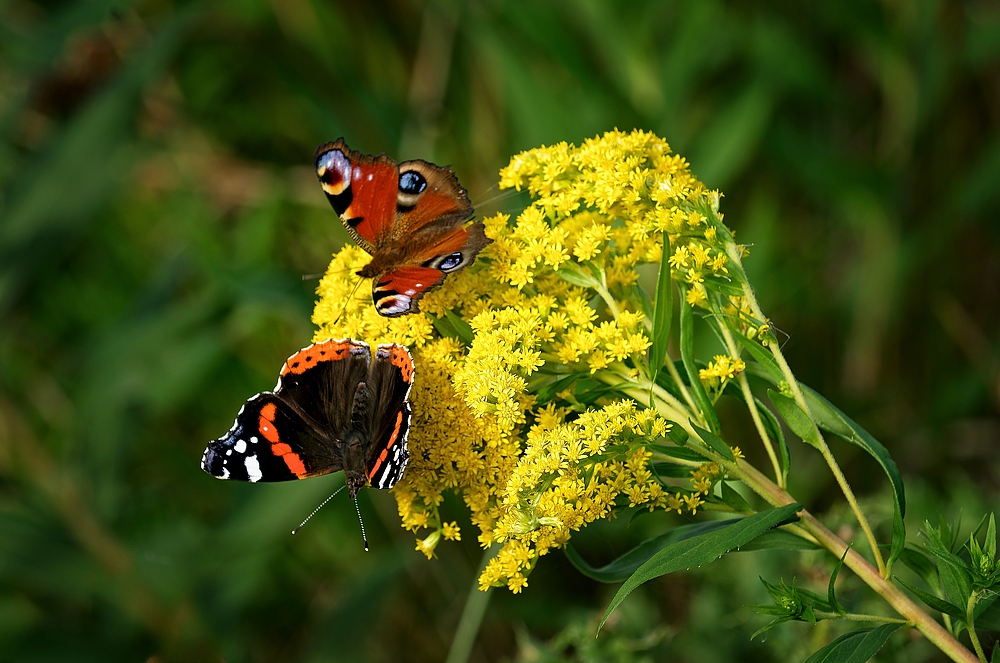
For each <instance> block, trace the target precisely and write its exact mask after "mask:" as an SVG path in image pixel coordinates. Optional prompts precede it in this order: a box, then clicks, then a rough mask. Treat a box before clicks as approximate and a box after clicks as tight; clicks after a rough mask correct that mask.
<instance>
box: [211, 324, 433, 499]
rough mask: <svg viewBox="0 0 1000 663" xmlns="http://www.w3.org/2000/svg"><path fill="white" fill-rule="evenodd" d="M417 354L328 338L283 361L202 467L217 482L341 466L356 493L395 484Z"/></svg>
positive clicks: (404, 456) (285, 477)
mask: <svg viewBox="0 0 1000 663" xmlns="http://www.w3.org/2000/svg"><path fill="white" fill-rule="evenodd" d="M412 384H413V359H412V357H410V353H409V352H408V351H407V349H406V348H405V347H403V346H401V345H380V346H378V349H377V350H376V351H375V358H374V360H372V356H371V351H370V350H369V348H368V345H367V344H366V343H362V342H360V341H354V340H347V339H345V340H330V341H324V342H323V343H315V344H313V345H310V346H309V347H307V348H303V349H302V350H299V351H298V352H296V353H295V354H293V355H292V356H291V357H289V358H288V359H287V361H285V365H284V366H282V368H281V373H280V375H279V377H278V384H277V386H276V387H275V388H274V391H273V392H271V391H266V392H263V393H260V394H257V395H256V396H254V397H253V398H251V399H249V400H248V401H247V402H246V403H245V404H244V405H243V407H242V408H240V412H239V414H238V415H236V422H235V423H234V424H233V427H232V428H231V429H229V432H228V433H226V434H225V435H224V436H222V437H220V438H219V439H217V440H212V441H211V442H209V443H208V447H207V448H206V449H205V453H204V455H203V456H202V458H201V468H202V469H203V470H205V471H206V472H208V473H209V474H211V475H212V476H214V477H217V478H219V479H235V480H238V481H251V482H257V481H289V480H291V479H306V478H308V477H314V476H320V475H322V474H329V473H331V472H337V471H339V470H344V473H345V474H346V475H347V487H348V489H349V491H350V494H351V497H352V498H354V497H355V496H356V495H357V493H358V491H359V490H360V489H361V488H363V487H364V486H366V485H369V484H371V485H372V486H374V487H376V488H392V487H393V486H394V485H395V484H396V482H397V481H399V479H400V478H401V477H402V476H403V470H404V469H406V462H407V461H408V460H409V458H410V453H409V451H408V450H407V447H406V437H407V433H408V432H409V426H410V404H409V402H408V401H407V396H408V395H409V393H410V386H411V385H412Z"/></svg>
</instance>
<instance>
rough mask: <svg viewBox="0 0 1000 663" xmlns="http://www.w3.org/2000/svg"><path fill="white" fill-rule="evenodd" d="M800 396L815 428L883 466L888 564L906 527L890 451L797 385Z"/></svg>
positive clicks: (899, 548)
mask: <svg viewBox="0 0 1000 663" xmlns="http://www.w3.org/2000/svg"><path fill="white" fill-rule="evenodd" d="M799 387H800V388H801V389H802V395H803V396H804V397H805V401H806V405H807V406H809V411H810V412H811V413H812V416H813V419H814V420H815V421H816V425H817V426H819V427H820V428H821V429H822V430H825V431H827V432H828V433H833V434H834V435H836V436H837V437H839V438H841V439H843V440H845V441H846V442H849V443H851V444H853V445H854V446H856V447H860V448H861V449H864V450H865V451H866V452H867V453H868V455H870V456H871V457H872V458H874V459H875V460H876V461H878V464H879V465H881V466H882V471H883V472H885V474H886V476H887V477H889V483H890V484H891V485H892V499H893V513H892V539H891V541H890V544H889V559H888V560H887V563H888V565H889V566H890V567H891V566H892V563H893V562H894V561H896V560H897V559H899V556H900V555H901V554H903V548H904V547H905V546H906V526H905V525H904V524H903V518H904V517H905V516H906V494H905V492H904V491H903V475H902V474H900V473H899V468H898V467H897V466H896V461H894V460H893V459H892V456H890V455H889V451H888V450H887V449H886V448H885V447H883V446H882V444H881V443H880V442H879V441H878V440H876V439H875V438H874V437H873V436H872V434H871V433H869V432H868V431H866V430H865V429H864V428H862V427H861V426H859V425H858V424H857V423H856V422H855V421H854V420H853V419H851V418H850V417H848V416H847V415H846V414H844V413H843V412H841V411H840V410H838V409H837V408H836V407H835V406H834V405H833V404H832V403H830V401H828V400H826V399H825V398H823V397H822V396H820V395H819V394H818V393H817V392H815V391H813V390H812V389H810V388H809V387H807V386H806V385H804V384H802V383H801V382H800V383H799Z"/></svg>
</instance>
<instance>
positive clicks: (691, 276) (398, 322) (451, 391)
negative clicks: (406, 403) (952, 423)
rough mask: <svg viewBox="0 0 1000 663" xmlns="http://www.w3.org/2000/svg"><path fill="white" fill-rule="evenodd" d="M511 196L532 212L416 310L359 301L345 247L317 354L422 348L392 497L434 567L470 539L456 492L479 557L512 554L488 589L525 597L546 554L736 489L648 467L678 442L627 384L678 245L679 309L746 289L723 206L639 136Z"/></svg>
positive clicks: (617, 137)
mask: <svg viewBox="0 0 1000 663" xmlns="http://www.w3.org/2000/svg"><path fill="white" fill-rule="evenodd" d="M500 186H501V188H516V189H518V190H521V189H526V190H528V191H529V192H530V193H531V195H532V197H533V200H532V202H531V203H530V205H529V206H528V207H527V208H526V209H524V210H523V211H522V212H521V213H520V214H519V215H517V217H516V218H513V219H511V218H510V217H509V216H508V215H504V214H498V215H495V216H492V217H489V218H486V219H484V220H483V223H484V225H485V229H486V235H487V236H488V237H489V238H490V239H491V240H493V241H492V243H491V244H490V245H488V246H487V247H486V248H485V249H483V251H482V253H481V254H480V256H479V258H478V260H477V261H476V262H475V263H474V264H473V265H472V266H470V267H469V268H468V269H466V270H464V271H462V272H461V273H459V274H455V275H453V276H451V277H449V279H448V280H447V282H446V283H445V284H444V285H443V286H441V287H439V288H436V289H434V290H432V291H430V292H428V293H427V295H426V296H425V297H424V298H423V299H422V300H421V304H420V309H421V312H420V313H417V314H413V315H407V316H403V317H400V318H385V317H382V316H380V315H378V314H377V312H376V311H375V309H374V307H373V306H372V305H371V300H370V296H369V294H368V292H367V290H368V287H369V286H368V284H367V283H365V284H362V285H361V286H360V287H358V288H357V289H356V286H357V285H358V281H357V276H356V275H355V272H356V271H357V270H358V269H360V268H361V267H362V266H363V265H364V264H365V263H366V262H367V260H368V256H367V254H365V253H364V251H362V250H361V249H359V248H357V247H354V246H349V247H345V248H344V249H342V250H341V251H340V252H338V253H337V254H336V255H335V256H334V259H333V261H332V262H331V263H330V266H329V268H328V270H327V273H326V275H325V276H324V277H323V279H322V281H321V282H320V285H319V289H318V294H319V301H318V302H317V303H316V308H315V311H314V313H313V321H314V322H315V324H316V325H317V327H318V330H317V332H316V335H315V339H316V340H317V341H319V340H323V339H327V338H331V337H337V338H342V337H354V338H359V339H363V340H365V341H367V342H369V343H390V342H391V343H400V344H404V345H407V346H408V347H409V348H410V350H411V352H412V353H413V357H414V365H415V367H416V379H415V382H414V386H413V389H412V392H411V400H412V405H413V419H412V421H411V425H410V437H409V446H410V454H411V459H410V463H409V465H408V467H407V470H406V473H405V475H404V476H403V479H402V480H401V481H400V482H399V483H398V484H397V485H396V487H395V488H394V489H393V493H394V495H395V498H396V502H397V505H398V509H399V514H400V517H401V520H402V525H403V527H405V528H406V529H408V530H411V531H414V532H417V531H419V530H429V533H427V534H426V535H424V536H423V538H420V539H418V541H417V550H419V551H420V552H422V553H424V554H425V555H427V556H428V557H429V558H430V557H432V556H433V555H434V551H435V548H436V546H437V545H438V544H439V543H440V542H441V541H442V540H459V538H460V532H459V528H458V525H457V524H456V523H455V522H442V519H441V515H440V513H439V510H438V509H439V506H440V504H441V503H442V499H443V493H444V492H445V491H452V492H454V493H456V494H457V495H459V496H460V497H461V498H462V500H463V501H464V503H465V505H466V506H467V507H468V509H469V512H470V517H471V521H472V524H473V526H474V527H476V528H477V529H478V530H479V533H478V537H477V538H478V541H479V543H480V544H481V545H482V546H483V547H484V548H487V547H489V546H491V545H499V546H500V550H499V552H498V553H497V555H496V556H495V557H493V559H492V560H491V561H490V562H489V563H488V564H487V566H486V567H485V569H484V570H483V573H482V575H481V577H480V579H479V583H480V587H481V588H484V589H485V588H487V587H490V586H504V585H505V586H507V587H508V589H510V591H512V592H515V593H517V592H520V591H521V590H522V589H523V588H524V587H525V586H527V582H528V580H527V576H528V574H530V572H531V570H532V569H533V568H534V565H535V564H536V563H537V561H538V559H539V557H541V556H543V555H545V554H547V553H548V552H550V551H551V550H553V549H556V548H559V547H561V546H564V545H565V544H566V543H567V541H569V539H570V537H571V535H572V533H573V532H574V531H576V530H578V529H580V528H581V527H584V526H586V525H587V524H588V523H590V522H593V521H594V520H597V519H599V518H607V517H610V516H612V515H613V514H614V513H615V512H616V510H619V509H622V508H629V507H640V506H641V507H644V508H651V509H652V508H661V509H668V510H676V511H678V512H688V513H695V512H696V511H697V509H698V508H699V507H701V506H702V505H703V504H704V503H705V501H706V500H709V499H713V498H712V497H711V494H712V491H713V488H714V486H715V485H716V484H717V483H718V481H719V480H720V479H721V478H722V477H723V475H724V473H723V471H722V469H721V468H720V467H719V466H718V465H716V464H714V463H710V464H706V465H703V466H701V467H699V468H698V469H697V470H696V471H695V472H694V473H693V474H692V477H691V485H692V488H691V490H687V489H685V490H682V491H679V490H676V489H674V488H672V487H670V486H668V485H666V484H665V483H664V482H663V480H661V479H660V478H659V477H658V476H657V475H656V473H655V472H654V471H652V469H651V468H652V466H651V460H652V457H653V453H652V452H651V451H650V446H651V445H657V444H666V443H667V441H666V439H665V438H666V436H667V434H668V432H669V430H670V427H671V423H670V422H668V421H667V420H666V419H664V418H663V417H662V416H660V415H659V414H657V412H656V411H654V410H651V409H646V408H645V406H646V405H648V403H649V399H648V398H646V399H644V402H643V403H642V405H640V404H637V402H636V401H635V400H630V399H625V398H623V397H622V394H621V393H619V392H618V391H616V389H615V385H616V384H619V383H620V384H630V383H631V382H632V381H634V380H636V379H639V378H643V379H646V380H648V379H649V376H648V371H649V367H648V366H647V363H646V362H647V360H646V355H645V353H646V350H647V349H648V348H649V346H650V332H649V329H650V326H651V325H650V321H649V320H648V319H647V317H646V314H645V313H644V312H643V310H644V309H643V304H642V301H641V299H640V297H638V295H637V291H638V290H637V289H638V274H637V272H636V266H637V265H638V264H640V263H656V264H659V262H660V258H661V254H662V251H663V250H664V243H663V237H664V233H666V234H667V235H668V239H669V243H670V244H669V245H670V246H671V247H673V249H672V253H671V254H670V256H669V264H670V268H671V277H672V278H673V279H674V280H675V281H677V282H678V283H685V284H687V285H686V286H685V287H686V291H687V295H686V298H685V302H684V303H682V305H691V306H694V305H697V306H703V307H706V308H707V307H708V303H709V298H710V297H714V298H718V297H721V295H720V294H719V291H718V290H717V288H718V284H719V283H729V282H730V281H731V280H732V278H733V276H732V274H730V273H729V269H728V267H727V265H728V260H729V259H728V256H727V254H726V250H725V243H726V242H731V238H732V233H731V232H730V231H729V230H728V229H727V228H726V227H725V226H724V225H722V222H721V216H720V215H719V213H718V202H719V194H718V193H716V192H712V191H709V190H708V189H706V188H705V187H704V185H703V184H702V183H701V182H699V181H698V180H697V179H696V178H695V177H694V176H693V175H692V173H691V171H690V168H689V166H688V163H687V161H685V160H684V159H683V158H682V157H680V156H678V155H675V154H673V153H672V152H671V150H670V147H669V145H667V143H666V142H664V141H663V140H662V139H660V138H658V137H657V136H655V135H653V134H651V133H647V132H643V131H633V132H630V133H625V132H620V131H613V132H609V133H607V134H604V135H603V136H598V137H596V138H593V139H591V140H588V141H585V142H584V143H583V144H582V145H580V146H573V145H569V144H567V143H560V144H558V145H554V146H551V147H542V148H539V149H535V150H530V151H527V152H523V153H521V154H519V155H517V156H515V157H514V158H513V159H511V162H510V164H509V165H508V166H507V167H506V168H504V169H503V170H502V171H501V173H500ZM729 290H732V288H729ZM729 297H730V295H729V294H726V295H725V299H724V301H723V304H722V305H724V306H726V307H727V308H726V310H725V311H724V313H726V314H727V315H735V316H740V319H742V320H744V321H745V323H746V324H747V325H750V324H751V322H752V319H751V318H750V316H749V309H748V307H747V305H746V302H742V301H739V300H740V299H741V298H729ZM712 301H713V302H714V301H716V299H713V300H712ZM722 305H720V306H722ZM456 321H458V322H457V323H456ZM763 325H765V321H759V322H757V323H756V325H755V326H753V329H754V331H759V330H760V329H763ZM470 333H471V335H470ZM744 368H745V365H744V364H743V362H742V360H740V359H739V358H738V357H728V356H725V355H720V356H718V357H716V358H715V359H714V360H713V362H712V363H710V364H709V366H708V367H707V368H706V369H704V370H703V371H702V374H701V376H700V377H701V379H702V380H707V381H712V380H714V381H716V383H717V384H719V385H722V383H723V382H724V381H725V380H730V379H733V377H735V375H737V374H738V373H739V372H740V371H742V370H744Z"/></svg>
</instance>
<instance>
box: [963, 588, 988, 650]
mask: <svg viewBox="0 0 1000 663" xmlns="http://www.w3.org/2000/svg"><path fill="white" fill-rule="evenodd" d="M977 603H979V592H978V591H976V592H972V594H970V595H969V601H968V603H966V604H965V623H966V624H967V625H968V627H969V628H968V629H967V630H968V631H969V638H970V639H971V640H972V646H973V647H974V648H975V650H976V656H978V657H979V660H980V662H981V663H986V652H984V651H983V646H982V645H981V644H980V643H979V634H978V633H976V604H977Z"/></svg>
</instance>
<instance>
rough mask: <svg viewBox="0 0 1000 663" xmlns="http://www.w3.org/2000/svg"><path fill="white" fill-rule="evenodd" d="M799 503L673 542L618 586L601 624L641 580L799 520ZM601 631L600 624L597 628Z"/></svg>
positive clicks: (714, 555) (698, 562) (692, 563)
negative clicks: (797, 514)
mask: <svg viewBox="0 0 1000 663" xmlns="http://www.w3.org/2000/svg"><path fill="white" fill-rule="evenodd" d="M801 509H802V505H801V504H788V505H786V506H783V507H779V508H777V509H770V510H768V511H761V512H760V513H756V514H754V515H752V516H749V517H747V518H742V519H740V520H737V521H736V522H734V523H733V524H731V525H729V526H728V527H725V528H723V529H720V530H716V531H714V532H708V533H706V534H701V535H699V536H695V537H692V538H690V539H685V540H683V541H678V542H676V543H672V544H670V545H668V546H666V547H665V548H663V549H662V550H660V551H659V552H657V553H656V554H655V555H653V556H652V557H650V558H649V559H648V560H647V561H646V562H645V563H644V564H643V565H642V566H640V567H639V568H638V569H637V570H636V572H635V573H633V574H632V575H631V576H630V577H629V579H628V580H626V581H625V583H624V584H623V585H622V586H621V587H620V588H619V589H618V593H617V594H615V597H614V598H613V599H612V600H611V604H610V605H609V606H608V609H607V610H606V611H605V613H604V617H603V618H602V619H601V626H604V622H605V621H607V619H608V617H609V616H610V615H611V613H612V612H614V610H615V608H617V607H618V605H619V604H621V602H622V601H624V600H625V597H627V596H628V595H629V594H631V593H632V591H633V590H634V589H635V588H636V587H638V586H639V585H641V584H642V583H644V582H646V581H648V580H652V579H653V578H658V577H660V576H662V575H666V574H668V573H673V572H674V571H680V570H682V569H690V568H693V567H697V566H702V565H704V564H708V563H709V562H711V561H714V560H715V559H718V558H719V557H721V556H722V555H724V554H726V553H727V552H729V551H731V550H734V549H736V548H739V547H741V546H744V545H746V544H747V543H749V542H750V541H753V540H754V539H756V538H757V537H758V536H760V535H761V534H763V533H764V532H766V531H768V530H770V529H772V528H775V527H778V526H780V525H784V524H787V523H790V522H794V521H796V520H798V518H797V516H796V515H795V513H796V512H797V511H799V510H801ZM597 630H598V632H600V627H598V629H597Z"/></svg>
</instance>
